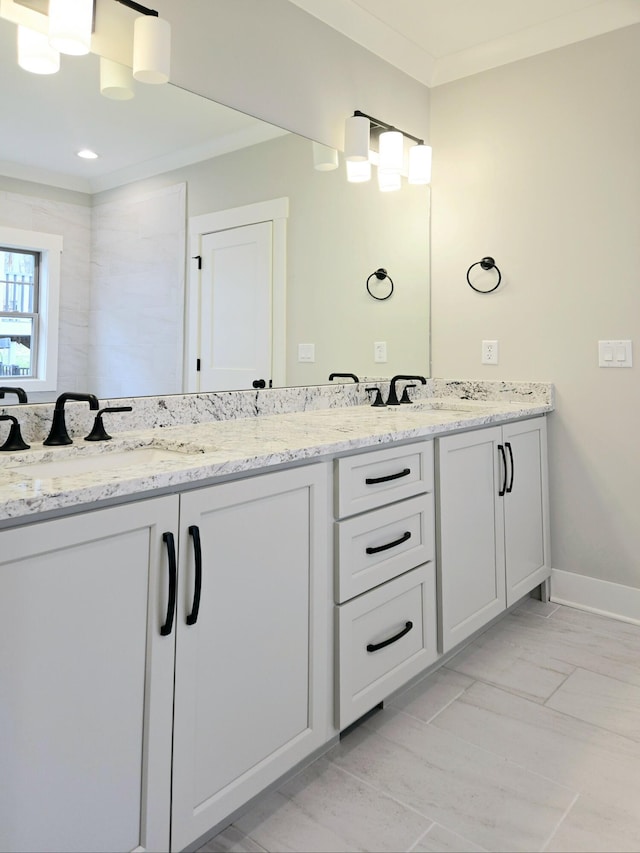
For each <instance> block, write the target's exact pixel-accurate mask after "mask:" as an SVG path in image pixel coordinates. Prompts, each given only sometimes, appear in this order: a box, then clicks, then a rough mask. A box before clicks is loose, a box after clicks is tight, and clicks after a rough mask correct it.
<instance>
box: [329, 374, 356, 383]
mask: <svg viewBox="0 0 640 853" xmlns="http://www.w3.org/2000/svg"><path fill="white" fill-rule="evenodd" d="M334 379H353V381H354V382H360V380H359V379H358V377H357V376H356V375H355V373H330V374H329V382H333V380H334Z"/></svg>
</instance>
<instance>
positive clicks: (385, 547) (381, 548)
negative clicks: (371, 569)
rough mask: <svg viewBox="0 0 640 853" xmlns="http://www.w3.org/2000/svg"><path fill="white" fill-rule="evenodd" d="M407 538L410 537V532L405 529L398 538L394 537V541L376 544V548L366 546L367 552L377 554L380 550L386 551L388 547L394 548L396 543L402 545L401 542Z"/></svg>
mask: <svg viewBox="0 0 640 853" xmlns="http://www.w3.org/2000/svg"><path fill="white" fill-rule="evenodd" d="M407 539H411V533H410V532H409V531H408V530H407V532H406V533H403V534H402V536H401V537H400V538H399V539H396V540H395V541H394V542H387V544H386V545H378V547H377V548H366V549H365V550H366V552H367V554H379V553H380V551H388V550H389V548H395V547H396V545H402V543H403V542H406V541H407Z"/></svg>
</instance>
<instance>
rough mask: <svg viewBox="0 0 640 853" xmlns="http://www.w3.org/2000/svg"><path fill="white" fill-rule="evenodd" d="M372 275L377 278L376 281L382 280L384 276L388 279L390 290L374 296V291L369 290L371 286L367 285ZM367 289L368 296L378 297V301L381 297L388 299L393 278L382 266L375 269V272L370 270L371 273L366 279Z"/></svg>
mask: <svg viewBox="0 0 640 853" xmlns="http://www.w3.org/2000/svg"><path fill="white" fill-rule="evenodd" d="M374 276H375V277H376V278H377V279H378V281H384V280H385V278H386V279H388V280H389V283H390V284H391V290H390V291H389V293H387V295H386V296H376V295H375V293H372V292H371V288H370V287H369V282H370V281H371V279H372V278H373V277H374ZM367 291H368V293H369V296H373V298H374V299H379V300H380V301H382V300H383V299H388V298H389V297H390V296H391V294H392V293H393V279H392V278H391V276H390V275H389V274H388V273H387V271H386V270H383V269H382V267H380V269H377V270H376V271H375V272H372V273H371V275H370V276H369V278H368V279H367Z"/></svg>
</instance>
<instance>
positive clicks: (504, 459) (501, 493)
mask: <svg viewBox="0 0 640 853" xmlns="http://www.w3.org/2000/svg"><path fill="white" fill-rule="evenodd" d="M498 450H499V451H500V455H501V456H502V471H503V474H504V477H503V480H502V488H501V489H500V491H499V492H498V497H499V498H502V497H504V493H505V492H506V491H507V455H506V453H505V452H504V447H503V446H502V445H501V444H499V445H498Z"/></svg>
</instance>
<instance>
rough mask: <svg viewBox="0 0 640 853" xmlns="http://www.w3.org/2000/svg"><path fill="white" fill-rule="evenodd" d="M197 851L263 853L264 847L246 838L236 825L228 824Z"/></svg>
mask: <svg viewBox="0 0 640 853" xmlns="http://www.w3.org/2000/svg"><path fill="white" fill-rule="evenodd" d="M197 853H264V847H260V845H259V844H256V843H255V841H252V840H251V838H247V836H246V835H245V834H244V832H240V830H239V829H238V828H237V827H235V826H228V827H227V828H226V829H225V830H223V831H222V832H220V833H219V834H218V835H216V837H215V838H212V839H211V841H208V842H207V843H206V844H204V845H203V846H202V847H200V848H198V851H197Z"/></svg>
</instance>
